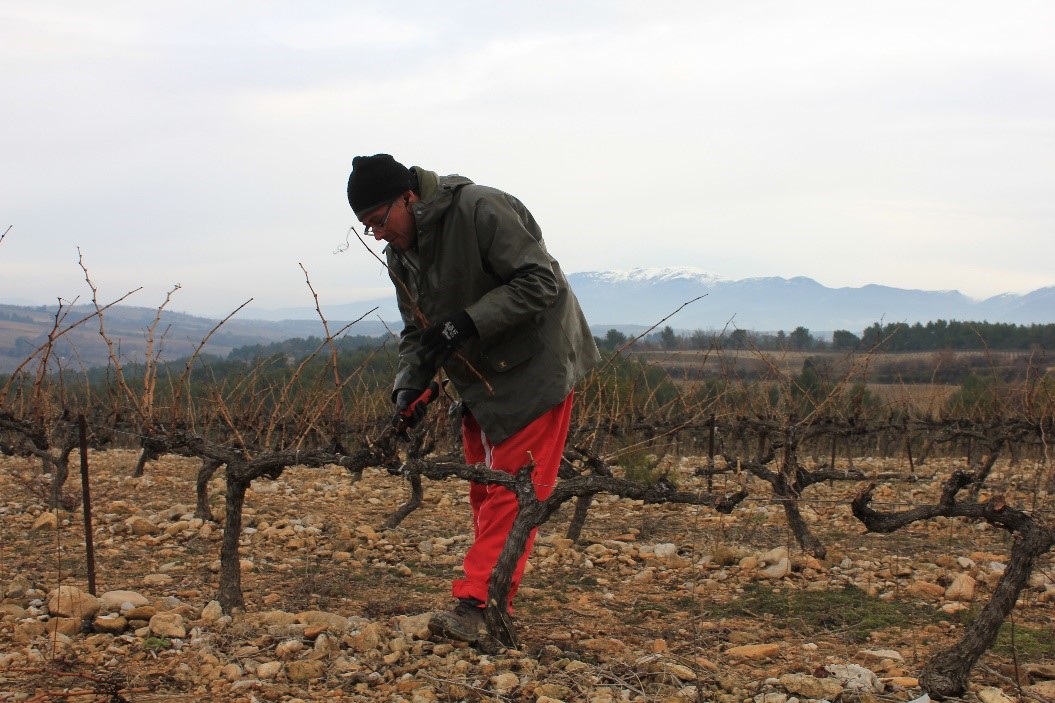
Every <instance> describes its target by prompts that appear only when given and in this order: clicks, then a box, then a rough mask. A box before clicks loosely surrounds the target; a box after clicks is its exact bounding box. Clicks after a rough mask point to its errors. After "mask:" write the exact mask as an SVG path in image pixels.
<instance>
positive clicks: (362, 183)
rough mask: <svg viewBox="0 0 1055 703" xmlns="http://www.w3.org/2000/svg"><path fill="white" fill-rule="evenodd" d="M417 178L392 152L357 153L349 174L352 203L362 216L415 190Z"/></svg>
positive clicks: (349, 192) (361, 217)
mask: <svg viewBox="0 0 1055 703" xmlns="http://www.w3.org/2000/svg"><path fill="white" fill-rule="evenodd" d="M414 181H415V179H414V177H413V175H412V174H411V172H410V169H408V168H407V167H406V166H404V165H403V164H401V163H399V162H398V161H396V160H395V159H393V158H392V157H391V156H389V155H388V154H374V155H373V156H356V157H355V158H354V159H352V173H351V175H350V176H348V204H349V205H351V206H352V210H353V211H354V212H355V216H356V217H358V218H359V219H360V220H362V219H363V215H365V214H366V213H368V212H370V211H371V210H373V209H374V208H376V207H379V206H381V205H384V204H385V203H387V202H389V201H391V200H395V199H396V197H397V196H399V195H400V194H401V193H405V192H406V191H408V190H414Z"/></svg>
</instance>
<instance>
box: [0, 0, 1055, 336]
mask: <svg viewBox="0 0 1055 703" xmlns="http://www.w3.org/2000/svg"><path fill="white" fill-rule="evenodd" d="M1053 36H1055V3H1053V2H1050V0H1037V1H1034V2H1030V1H1026V0H1011V1H1008V0H1000V1H982V2H980V1H977V0H937V1H933V2H927V1H925V0H911V1H907V2H902V1H900V0H883V1H882V2H874V1H873V0H870V1H868V2H855V1H847V0H830V1H828V0H805V1H802V2H754V1H751V0H743V1H741V2H728V1H723V2H716V1H712V0H682V1H679V2H671V1H668V0H650V1H649V2H641V1H640V0H635V1H633V2H622V1H618V0H585V1H584V0H575V1H570V0H532V1H531V2H496V1H495V0H488V1H486V2H457V1H447V2H435V1H434V0H430V1H429V2H416V1H407V0H404V1H403V2H398V3H394V2H354V1H351V0H341V1H336V0H335V1H332V2H331V1H322V0H320V1H317V2H311V1H309V2H302V3H292V2H269V1H267V0H263V1H262V0H252V1H251V2H250V1H248V0H232V1H222V0H221V1H217V0H209V1H208V2H205V1H203V0H180V1H179V2H143V1H142V0H129V1H127V2H111V1H109V0H98V1H97V2H92V3H84V2H73V1H72V0H54V1H51V0H0V96H2V100H3V106H2V108H0V124H2V127H3V128H2V129H0V233H2V232H3V231H4V230H5V229H7V227H8V226H10V227H11V229H10V231H9V233H8V234H7V236H6V238H5V239H4V240H3V241H2V242H0V302H7V303H19V304H39V303H48V302H54V301H55V299H56V298H57V297H60V296H61V297H63V298H66V299H72V298H74V297H76V296H81V299H82V300H84V299H85V296H86V295H90V293H89V291H88V288H87V286H86V284H85V282H84V277H83V274H82V272H81V270H80V268H79V267H78V265H77V260H78V247H79V248H80V251H81V253H82V254H83V257H84V262H85V264H86V265H87V266H88V268H89V270H90V273H91V275H92V278H93V280H94V281H95V283H96V284H97V285H98V287H99V290H100V296H101V298H102V299H103V300H108V299H113V298H116V297H118V296H120V295H122V294H123V293H125V292H126V291H128V290H131V289H133V288H138V287H140V286H141V287H142V288H143V290H142V291H141V292H139V293H137V294H136V295H135V296H134V297H133V298H132V299H130V300H129V302H130V303H134V304H137V305H143V306H147V307H156V306H157V305H159V304H161V302H162V301H163V300H164V296H165V292H166V291H167V290H169V289H170V288H171V287H172V286H174V285H175V284H180V285H181V286H182V289H181V290H180V291H179V292H178V293H177V294H176V295H175V297H174V301H173V303H172V304H171V306H170V307H171V308H172V309H175V310H184V311H187V312H193V313H199V314H209V315H217V316H219V315H223V314H226V313H227V312H229V311H231V310H233V309H234V308H235V307H237V306H238V305H239V304H240V303H242V302H244V301H245V300H247V299H249V298H254V302H253V305H255V306H259V307H264V308H281V307H289V306H306V305H307V306H310V305H313V304H314V301H313V299H312V297H311V292H310V291H309V290H308V287H307V285H306V283H305V276H304V273H303V271H302V270H301V268H300V266H299V264H303V265H304V267H305V268H306V269H307V271H308V273H309V275H310V277H311V282H312V284H313V285H314V287H315V289H316V291H317V293H318V294H319V297H320V300H321V303H322V305H323V307H324V309H325V306H326V305H327V304H338V303H347V302H350V301H353V300H359V299H365V298H370V297H376V296H378V295H383V294H386V293H387V292H388V290H389V284H388V280H387V278H386V276H385V275H384V272H383V269H382V268H381V266H380V264H379V263H378V262H377V261H376V260H375V259H374V258H373V257H371V256H370V255H369V254H368V253H367V251H366V250H365V249H364V248H363V247H362V246H361V245H359V244H358V243H354V244H353V246H352V247H351V249H349V250H348V251H345V252H343V253H337V254H335V253H334V252H335V251H336V250H337V249H338V248H339V246H340V245H341V244H342V242H343V241H344V240H345V237H346V234H347V232H348V228H349V226H350V225H351V224H353V222H354V218H353V216H352V213H351V210H350V209H349V208H348V204H347V200H346V197H345V184H346V180H347V176H348V170H349V168H350V166H351V161H352V157H353V156H355V155H358V154H373V153H377V152H388V153H391V154H393V155H394V156H395V157H396V158H397V159H398V160H400V161H402V162H404V163H405V164H407V165H408V166H409V165H420V166H423V167H425V168H428V169H431V170H436V171H439V172H441V173H460V174H462V175H465V176H468V177H469V178H472V179H473V180H474V181H476V182H478V183H484V184H487V185H491V186H495V187H497V188H501V189H503V190H506V191H508V192H511V193H513V194H514V195H516V196H517V197H519V198H520V199H521V200H523V201H524V202H525V204H526V205H527V206H528V207H529V208H530V209H531V210H532V212H533V214H534V215H535V217H536V219H537V220H538V221H539V223H540V224H541V225H542V227H543V231H544V233H545V236H546V241H547V244H548V246H549V248H550V250H551V252H552V253H553V254H554V255H555V256H556V257H557V258H558V259H559V260H560V261H561V263H562V266H563V267H564V269H565V270H566V271H568V272H575V271H596V270H609V269H627V268H632V267H639V266H641V267H664V266H695V267H698V268H700V269H702V270H704V271H706V272H708V273H711V274H715V275H718V276H721V277H724V278H729V279H740V278H750V277H756V276H783V277H792V276H800V275H801V276H809V277H811V278H814V279H816V280H817V281H819V282H820V283H822V284H824V285H828V286H860V285H864V284H868V283H880V284H886V285H891V286H896V287H902V288H920V289H925V290H944V289H958V290H960V291H962V292H964V293H966V294H967V295H970V296H974V297H986V296H990V295H994V294H997V293H1002V292H1026V291H1030V290H1033V289H1036V288H1040V287H1043V286H1050V285H1055V266H1053V264H1055V41H1053V40H1052V37H1053Z"/></svg>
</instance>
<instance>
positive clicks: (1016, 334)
mask: <svg viewBox="0 0 1055 703" xmlns="http://www.w3.org/2000/svg"><path fill="white" fill-rule="evenodd" d="M632 339H633V337H632V336H628V335H626V334H625V333H623V332H621V331H619V330H617V329H614V328H613V329H610V330H608V332H607V334H605V336H604V337H595V340H596V341H597V346H598V347H600V348H601V349H606V350H615V349H618V348H620V347H621V346H623V345H625V344H627V343H628V342H630V341H631V340H632ZM635 345H636V346H637V347H638V348H639V349H644V350H665V351H675V350H693V349H695V350H705V349H727V350H735V349H758V350H762V351H823V350H827V349H831V350H834V351H853V350H862V351H869V350H875V351H889V352H902V351H904V352H911V351H938V350H943V349H950V350H956V351H985V350H1039V349H1051V348H1053V347H1055V324H1029V325H1017V324H1013V323H1006V322H968V321H958V320H932V321H930V322H927V323H926V324H924V323H921V322H916V323H914V324H911V325H909V324H908V323H903V322H891V323H887V324H882V323H880V322H876V323H873V324H872V325H870V326H869V327H867V328H865V329H864V330H862V331H861V333H860V334H855V333H853V332H851V331H850V330H842V329H840V330H835V331H834V332H833V333H832V336H831V338H830V339H829V338H827V337H826V336H818V335H815V334H813V333H812V332H810V330H809V329H808V328H806V327H802V326H799V327H796V328H795V329H793V330H792V331H791V332H785V331H784V330H778V331H776V332H756V331H751V330H743V329H733V330H722V331H716V330H700V329H698V330H694V331H692V332H690V333H688V334H679V333H678V332H677V331H675V330H674V328H672V327H671V326H670V325H667V326H665V327H663V328H662V329H661V330H659V331H656V332H651V333H648V334H645V335H643V336H642V337H640V338H639V339H637V340H635Z"/></svg>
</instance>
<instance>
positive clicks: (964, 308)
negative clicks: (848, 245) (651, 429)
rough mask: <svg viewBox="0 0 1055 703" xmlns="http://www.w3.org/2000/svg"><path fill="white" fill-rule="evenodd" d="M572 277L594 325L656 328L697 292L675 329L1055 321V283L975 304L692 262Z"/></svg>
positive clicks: (956, 296) (936, 294) (948, 294)
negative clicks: (743, 274) (747, 274)
mask: <svg viewBox="0 0 1055 703" xmlns="http://www.w3.org/2000/svg"><path fill="white" fill-rule="evenodd" d="M568 279H569V280H570V281H571V284H572V287H573V288H574V290H575V293H576V295H577V296H578V298H579V301H580V303H581V304H582V306H583V310H585V311H586V316H587V318H588V319H589V320H590V324H591V326H593V327H595V328H597V327H606V328H607V327H618V326H620V325H626V324H636V325H651V324H654V323H655V322H657V321H659V320H660V319H662V318H663V317H665V316H666V315H668V314H670V313H672V312H674V311H675V310H676V309H677V308H678V307H679V306H681V305H682V304H683V303H686V302H688V301H690V300H692V299H694V298H696V297H698V296H706V297H704V298H703V299H702V300H698V301H696V302H694V303H692V304H691V305H688V306H686V307H685V308H684V309H682V310H681V311H680V312H678V313H677V314H676V315H675V316H674V317H672V318H671V319H670V320H668V321H667V323H666V324H669V325H671V326H672V327H674V328H675V329H690V330H692V329H721V328H723V327H724V326H725V325H726V323H728V322H730V321H731V322H732V325H734V326H735V327H739V328H741V329H750V330H778V329H783V330H791V329H794V328H795V327H797V326H799V325H801V326H803V327H807V328H809V329H811V330H814V331H831V330H836V329H845V330H850V331H852V332H854V333H859V332H860V331H861V330H863V329H864V328H865V327H867V326H868V325H870V324H872V323H874V322H877V321H883V322H909V323H912V322H927V321H929V320H937V319H944V320H976V321H982V320H985V321H988V322H1013V323H1016V324H1029V323H1053V322H1055V287H1049V288H1041V289H1038V290H1035V291H1033V292H1032V293H1028V294H1026V295H1012V294H1003V295H998V296H994V297H992V298H989V299H987V300H982V301H976V300H973V299H971V298H969V297H967V296H966V295H964V294H962V293H960V292H959V291H925V290H906V289H902V288H891V287H889V286H880V285H866V286H862V287H860V288H828V287H826V286H823V285H821V284H820V283H817V282H816V281H814V280H813V279H811V278H806V277H803V276H798V277H795V278H779V277H768V278H746V279H742V280H730V279H724V278H721V277H719V276H714V275H712V274H709V273H706V272H704V271H700V270H698V269H692V268H686V267H680V268H665V269H631V270H629V271H591V272H585V273H573V274H570V275H569V276H568Z"/></svg>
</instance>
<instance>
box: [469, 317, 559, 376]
mask: <svg viewBox="0 0 1055 703" xmlns="http://www.w3.org/2000/svg"><path fill="white" fill-rule="evenodd" d="M544 348H545V345H544V344H543V343H542V339H540V338H539V335H538V332H537V331H536V330H535V328H534V327H528V328H527V329H526V330H520V331H519V332H516V333H514V334H513V335H512V336H511V337H509V338H506V339H502V340H501V341H499V342H496V343H495V344H494V345H492V346H490V347H488V348H487V349H485V350H484V352H483V357H484V359H486V360H487V363H488V364H489V365H490V366H491V368H492V369H494V370H495V371H498V372H499V373H501V372H503V371H508V370H509V369H511V368H513V367H515V366H519V365H520V364H522V363H524V362H525V361H527V360H528V359H530V358H531V357H533V356H538V354H540V353H541V352H542V351H543V349H544Z"/></svg>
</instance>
